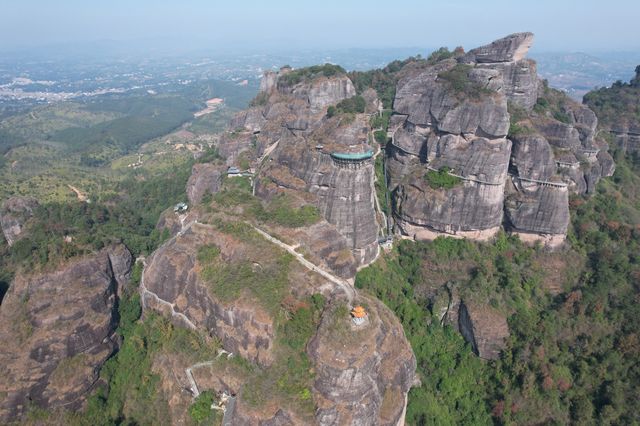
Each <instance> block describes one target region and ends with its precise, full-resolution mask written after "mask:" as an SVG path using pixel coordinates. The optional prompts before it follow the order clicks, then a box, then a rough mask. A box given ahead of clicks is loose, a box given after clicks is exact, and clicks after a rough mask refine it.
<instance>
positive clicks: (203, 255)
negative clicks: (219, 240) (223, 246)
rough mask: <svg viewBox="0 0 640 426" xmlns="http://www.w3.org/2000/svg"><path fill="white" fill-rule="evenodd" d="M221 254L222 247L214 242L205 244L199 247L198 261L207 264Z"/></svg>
mask: <svg viewBox="0 0 640 426" xmlns="http://www.w3.org/2000/svg"><path fill="white" fill-rule="evenodd" d="M219 255H220V248H218V246H216V245H214V244H209V245H204V246H201V247H198V256H197V258H198V263H199V264H201V265H207V264H209V263H211V262H213V261H214V260H216V259H217V258H218V256H219Z"/></svg>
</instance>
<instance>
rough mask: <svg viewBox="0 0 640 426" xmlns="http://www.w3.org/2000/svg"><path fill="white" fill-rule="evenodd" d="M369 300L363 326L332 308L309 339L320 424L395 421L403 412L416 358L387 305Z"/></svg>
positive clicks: (390, 423)
mask: <svg viewBox="0 0 640 426" xmlns="http://www.w3.org/2000/svg"><path fill="white" fill-rule="evenodd" d="M366 303H367V304H368V306H369V316H368V322H367V323H366V324H365V325H363V326H361V328H356V327H355V326H353V325H352V324H351V323H350V320H349V319H348V318H336V317H335V316H334V315H333V312H335V311H333V312H331V313H329V314H328V315H325V316H324V317H323V321H322V324H321V326H320V329H319V330H318V333H317V334H316V336H315V337H314V339H313V340H312V341H311V342H310V343H309V347H308V352H309V355H310V356H311V357H312V359H313V360H314V362H315V365H316V371H317V373H316V374H317V376H316V382H315V386H314V390H315V392H316V401H317V402H318V411H317V412H316V421H317V422H318V424H320V425H339V424H340V425H342V424H349V425H363V426H364V425H374V424H375V425H396V424H398V422H399V421H400V420H401V418H402V416H403V414H404V413H403V410H404V406H405V403H404V398H405V395H406V393H407V392H408V390H409V388H410V387H411V385H412V384H413V381H414V371H415V368H416V361H415V358H414V356H413V353H412V351H411V347H410V346H409V344H408V342H407V340H406V338H405V336H404V333H403V332H402V326H401V325H400V323H399V322H398V320H397V319H396V318H395V317H394V316H393V314H392V313H391V312H390V311H389V310H388V308H387V307H385V306H384V305H383V304H382V303H380V302H379V301H376V300H373V299H368V300H366ZM336 322H344V324H336ZM341 327H343V329H342V330H341ZM354 334H355V336H354ZM345 339H347V340H345ZM343 343H344V344H343Z"/></svg>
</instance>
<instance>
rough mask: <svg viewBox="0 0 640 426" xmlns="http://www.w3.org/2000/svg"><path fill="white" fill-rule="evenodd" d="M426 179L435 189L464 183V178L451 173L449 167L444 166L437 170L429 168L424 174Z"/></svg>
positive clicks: (448, 187)
mask: <svg viewBox="0 0 640 426" xmlns="http://www.w3.org/2000/svg"><path fill="white" fill-rule="evenodd" d="M424 179H425V180H426V181H427V182H428V183H429V186H430V187H431V188H433V189H451V188H453V187H455V186H457V185H459V184H461V183H462V179H460V178H459V177H457V176H452V175H451V174H449V168H448V167H442V168H440V170H438V171H437V172H436V171H434V170H429V171H427V173H426V174H425V175H424Z"/></svg>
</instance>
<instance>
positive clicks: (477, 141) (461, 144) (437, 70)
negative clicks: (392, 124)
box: [387, 60, 511, 239]
mask: <svg viewBox="0 0 640 426" xmlns="http://www.w3.org/2000/svg"><path fill="white" fill-rule="evenodd" d="M456 66H457V65H456V62H455V61H454V60H448V61H444V62H442V63H439V64H436V65H434V66H433V67H430V68H427V69H426V70H425V71H423V72H422V73H421V74H419V75H417V76H415V77H409V78H407V79H404V80H400V82H399V83H398V88H397V92H396V99H395V101H394V109H395V111H396V112H398V113H399V114H402V115H403V116H406V117H407V118H406V121H405V122H404V124H403V125H402V127H400V128H398V130H397V131H396V132H395V134H394V138H393V141H392V146H391V147H390V149H388V150H387V155H388V157H387V170H388V172H389V175H390V180H391V189H392V190H393V200H394V205H395V210H394V215H395V219H396V226H397V227H398V229H399V230H400V231H401V232H402V233H404V234H406V235H410V236H413V237H414V238H418V239H432V238H435V237H436V236H437V235H438V234H439V233H445V234H449V235H455V236H465V237H472V238H478V239H487V238H490V237H491V236H492V235H493V234H495V232H496V231H497V230H498V228H499V227H500V225H501V223H502V211H503V187H504V181H505V177H506V173H507V168H508V165H509V155H510V151H511V142H510V141H508V140H507V139H506V138H505V136H506V134H507V131H508V129H509V114H508V112H507V99H506V98H505V96H504V95H503V94H501V93H500V92H498V91H495V88H496V87H500V86H501V85H500V84H498V85H497V86H487V87H494V90H490V89H486V90H487V93H486V94H485V95H484V96H482V97H481V98H480V99H478V98H475V97H469V96H467V95H466V94H461V93H458V92H456V91H455V90H454V89H453V88H452V87H451V86H450V84H449V83H448V82H447V81H445V80H443V79H441V78H439V75H441V74H442V73H443V72H448V71H451V70H452V69H454V68H455V67H456ZM468 77H469V78H470V80H471V81H474V83H473V84H479V83H477V82H478V81H484V80H486V79H489V78H493V79H500V78H501V77H500V76H499V75H497V74H492V73H490V72H489V73H486V72H481V73H479V74H475V75H473V76H471V74H468ZM412 157H413V159H412ZM443 167H447V168H448V169H452V170H451V173H455V174H456V175H459V176H462V179H460V182H459V184H457V185H455V186H454V187H452V188H450V189H444V188H440V189H439V188H434V187H432V185H429V183H428V182H427V179H425V176H426V175H427V174H428V171H429V170H439V169H441V168H443Z"/></svg>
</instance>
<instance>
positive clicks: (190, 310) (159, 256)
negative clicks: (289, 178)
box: [141, 224, 274, 365]
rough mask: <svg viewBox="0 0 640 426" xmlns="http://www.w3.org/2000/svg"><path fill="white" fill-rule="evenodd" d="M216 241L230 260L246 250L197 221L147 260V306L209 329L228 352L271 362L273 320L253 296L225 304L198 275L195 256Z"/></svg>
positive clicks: (179, 321)
mask: <svg viewBox="0 0 640 426" xmlns="http://www.w3.org/2000/svg"><path fill="white" fill-rule="evenodd" d="M211 244H214V245H216V246H217V247H220V248H221V250H222V254H221V256H223V257H224V258H225V259H229V260H230V259H233V258H239V257H243V256H246V255H247V249H246V247H244V246H243V245H242V244H240V243H239V242H238V241H237V240H234V239H233V238H232V237H229V236H228V235H225V234H221V233H219V232H216V231H215V230H214V229H212V228H210V227H206V226H204V225H199V224H194V225H193V226H191V227H190V228H189V229H188V230H186V231H185V232H184V233H182V234H180V235H176V236H175V237H173V238H172V239H171V240H169V241H168V242H167V243H166V244H164V245H163V246H162V247H160V248H159V249H158V250H156V251H155V252H154V253H153V255H152V256H150V257H149V258H148V259H147V260H146V267H145V270H144V274H143V286H142V288H141V297H142V304H143V308H144V309H145V310H148V309H153V310H156V311H159V312H161V313H163V314H165V315H167V316H169V317H171V319H172V320H173V321H174V322H176V323H177V324H179V325H182V326H185V327H189V328H192V329H200V330H206V331H207V333H208V334H210V335H212V336H216V337H217V338H219V339H220V340H221V341H222V343H223V345H224V347H225V348H226V349H227V350H228V351H231V352H234V353H237V354H239V355H241V356H242V357H243V358H246V359H248V360H251V361H253V362H256V363H259V364H263V365H268V364H269V363H270V362H271V360H272V353H271V350H272V348H273V338H274V324H273V319H272V318H271V317H270V315H269V314H268V313H267V312H265V311H264V310H263V309H261V308H260V306H259V305H257V304H256V303H254V302H253V301H252V299H251V297H249V296H247V297H245V298H240V299H238V300H236V301H234V302H232V303H223V302H222V301H220V300H218V299H216V298H215V297H213V296H212V295H211V294H210V292H209V290H208V285H207V284H206V282H205V281H204V280H203V279H202V278H201V277H200V275H199V272H200V270H199V268H198V267H197V265H196V263H197V261H196V258H197V253H198V248H199V247H201V246H204V245H211ZM255 261H256V262H261V259H258V258H256V259H255Z"/></svg>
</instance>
